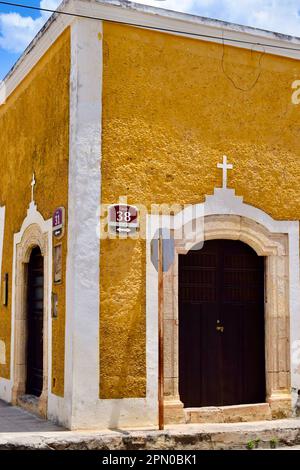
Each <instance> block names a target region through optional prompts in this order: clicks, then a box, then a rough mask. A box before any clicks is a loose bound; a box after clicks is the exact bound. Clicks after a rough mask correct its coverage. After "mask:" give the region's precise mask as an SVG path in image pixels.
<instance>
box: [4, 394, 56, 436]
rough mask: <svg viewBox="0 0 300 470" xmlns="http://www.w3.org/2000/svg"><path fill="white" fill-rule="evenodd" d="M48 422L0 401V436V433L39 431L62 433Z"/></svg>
mask: <svg viewBox="0 0 300 470" xmlns="http://www.w3.org/2000/svg"><path fill="white" fill-rule="evenodd" d="M63 430H64V429H63V428H60V427H59V426H56V425H55V424H53V423H51V422H50V421H46V420H44V419H41V418H39V417H38V416H34V415H32V414H30V413H28V412H27V411H25V410H22V408H18V407H17V406H10V405H8V404H7V403H5V402H3V401H1V400H0V436H1V434H2V433H18V432H22V433H24V432H25V433H30V432H39V431H42V432H43V431H63Z"/></svg>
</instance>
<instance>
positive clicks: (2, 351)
mask: <svg viewBox="0 0 300 470" xmlns="http://www.w3.org/2000/svg"><path fill="white" fill-rule="evenodd" d="M4 224H5V206H3V207H0V286H2V278H1V273H2V254H3V240H4ZM0 364H3V365H5V364H6V344H5V342H4V341H3V340H2V339H1V337H0ZM0 396H1V385H0Z"/></svg>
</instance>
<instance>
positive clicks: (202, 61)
mask: <svg viewBox="0 0 300 470" xmlns="http://www.w3.org/2000/svg"><path fill="white" fill-rule="evenodd" d="M299 78H300V63H299V62H297V61H295V60H292V59H288V58H282V57H276V56H272V55H266V54H264V55H263V56H261V54H260V53H256V52H253V51H252V52H251V51H250V50H244V49H238V48H233V47H225V48H223V47H222V46H221V45H217V44H213V43H207V42H203V41H198V40H194V39H188V38H178V37H175V36H171V35H167V34H163V33H158V32H151V31H145V30H139V29H136V28H130V27H126V26H120V25H113V24H108V23H106V24H105V25H104V90H103V106H104V107H103V160H102V199H103V202H104V203H115V202H117V201H118V198H119V196H125V195H127V196H128V202H129V203H132V204H146V205H147V206H148V207H149V206H150V204H154V203H156V204H160V203H169V204H173V203H179V204H188V203H191V204H193V203H199V202H202V201H203V199H204V196H205V194H212V192H213V189H214V187H215V186H220V185H221V172H220V170H217V168H216V164H217V163H218V162H219V161H221V159H222V156H223V154H227V155H228V157H229V159H230V162H231V163H233V164H234V171H232V172H230V176H229V186H230V187H234V188H235V189H236V192H237V194H238V195H243V196H244V200H245V202H246V203H248V204H252V205H254V206H256V207H259V208H260V209H262V210H264V211H266V212H267V213H269V214H270V215H271V216H272V217H274V218H275V219H293V220H294V219H300V166H299V161H300V139H299V125H300V124H299V123H300V106H298V107H297V106H294V105H292V102H291V95H292V90H291V84H292V82H293V81H294V80H295V79H299ZM241 89H242V90H244V91H242V90H241ZM101 246H102V250H101V330H100V335H101V336H100V349H101V380H100V384H101V390H100V395H101V396H102V397H103V398H120V397H142V396H144V395H145V386H146V372H145V371H146V363H145V244H144V243H143V242H140V241H139V242H133V241H115V240H109V241H102V242H101Z"/></svg>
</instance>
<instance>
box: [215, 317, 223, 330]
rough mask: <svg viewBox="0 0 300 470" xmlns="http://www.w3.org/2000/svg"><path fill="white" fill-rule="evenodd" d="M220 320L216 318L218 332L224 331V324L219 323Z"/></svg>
mask: <svg viewBox="0 0 300 470" xmlns="http://www.w3.org/2000/svg"><path fill="white" fill-rule="evenodd" d="M220 323H221V322H220V320H217V326H216V330H217V331H219V332H220V333H224V326H222V325H220Z"/></svg>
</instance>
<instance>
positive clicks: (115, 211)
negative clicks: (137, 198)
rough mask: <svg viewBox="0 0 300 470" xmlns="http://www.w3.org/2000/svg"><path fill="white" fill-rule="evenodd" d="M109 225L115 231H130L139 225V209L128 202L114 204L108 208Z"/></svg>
mask: <svg viewBox="0 0 300 470" xmlns="http://www.w3.org/2000/svg"><path fill="white" fill-rule="evenodd" d="M108 226H109V228H110V230H111V231H112V232H114V233H130V232H133V231H135V230H136V229H137V228H138V226H139V223H138V209H137V208H136V207H135V206H129V205H127V204H114V205H112V206H109V208H108Z"/></svg>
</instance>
